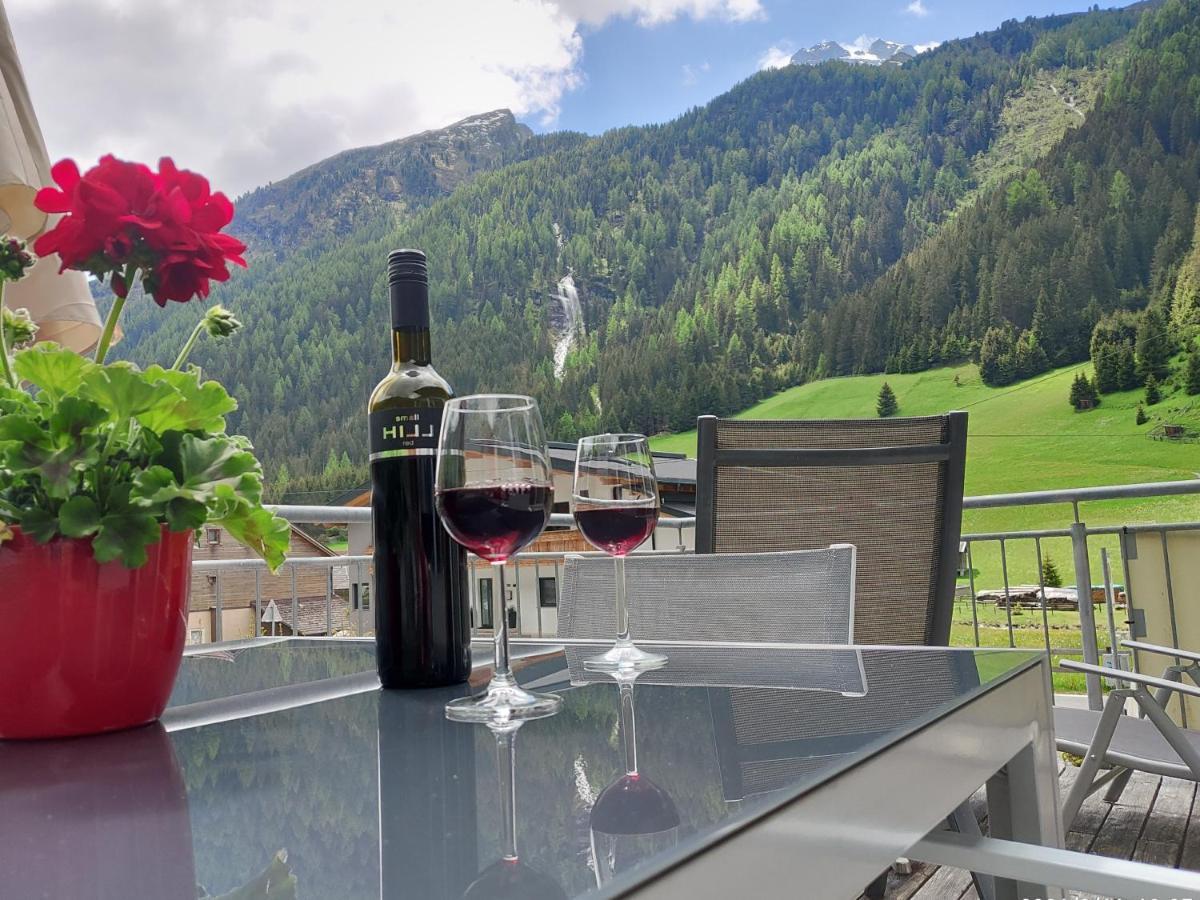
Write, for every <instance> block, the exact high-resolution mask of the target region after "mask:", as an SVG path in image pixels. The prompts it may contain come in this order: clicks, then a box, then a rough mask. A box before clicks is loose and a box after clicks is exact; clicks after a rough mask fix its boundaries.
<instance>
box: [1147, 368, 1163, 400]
mask: <svg viewBox="0 0 1200 900" xmlns="http://www.w3.org/2000/svg"><path fill="white" fill-rule="evenodd" d="M1161 399H1162V391H1161V390H1159V387H1158V379H1157V378H1155V377H1154V376H1153V375H1151V376H1150V377H1149V378H1147V379H1146V405H1147V406H1153V405H1154V404H1155V403H1157V402H1158V401H1159V400H1161Z"/></svg>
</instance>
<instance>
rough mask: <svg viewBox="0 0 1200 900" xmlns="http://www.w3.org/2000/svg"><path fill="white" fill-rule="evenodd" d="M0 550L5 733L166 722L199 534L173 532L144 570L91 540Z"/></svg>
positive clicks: (19, 543)
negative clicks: (105, 554)
mask: <svg viewBox="0 0 1200 900" xmlns="http://www.w3.org/2000/svg"><path fill="white" fill-rule="evenodd" d="M15 530H16V537H15V538H14V539H13V540H11V541H8V542H6V543H4V544H2V545H0V685H3V692H2V693H0V738H51V737H70V736H74V735H82V734H97V733H99V732H102V731H115V730H117V729H120V728H130V727H133V726H135V725H144V724H146V723H147V722H152V721H154V720H155V719H157V718H158V717H159V716H160V715H162V711H163V710H164V709H165V708H166V705H167V699H168V698H169V697H170V695H171V687H172V686H173V685H174V683H175V675H176V673H177V672H178V671H179V662H180V660H181V659H182V657H183V642H184V637H185V634H186V631H187V613H188V609H187V601H188V586H189V583H190V580H191V563H192V533H191V532H190V531H183V532H171V531H168V530H167V529H166V527H165V526H164V527H163V530H162V540H161V541H159V543H157V544H155V545H154V546H152V547H149V548H148V551H149V557H150V558H149V559H148V560H147V562H146V565H144V566H142V567H141V568H140V569H127V568H125V567H124V566H123V565H121V563H119V562H111V563H103V564H101V563H97V562H96V560H95V559H94V558H93V557H92V546H91V542H90V541H88V540H73V539H66V538H57V539H55V540H53V541H51V542H50V543H48V544H37V543H35V542H34V541H33V540H32V539H31V538H29V537H28V536H26V535H24V534H22V533H21V531H20V529H15Z"/></svg>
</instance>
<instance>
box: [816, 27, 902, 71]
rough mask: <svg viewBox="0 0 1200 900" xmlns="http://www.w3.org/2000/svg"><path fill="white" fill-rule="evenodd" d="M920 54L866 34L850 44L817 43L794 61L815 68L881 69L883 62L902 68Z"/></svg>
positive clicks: (837, 42)
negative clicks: (825, 64) (844, 65)
mask: <svg viewBox="0 0 1200 900" xmlns="http://www.w3.org/2000/svg"><path fill="white" fill-rule="evenodd" d="M918 52H919V51H918V50H917V48H916V47H914V46H913V45H912V44H901V43H899V42H897V41H888V40H884V39H883V38H871V37H868V36H866V35H863V36H861V37H859V38H858V39H857V40H855V41H853V42H851V43H842V42H840V41H822V42H821V43H819V44H814V45H813V46H812V47H809V48H807V49H805V50H800V51H798V52H797V53H796V54H794V55H793V56H792V62H793V63H794V64H795V65H799V66H816V65H820V64H821V63H823V62H829V61H830V60H839V61H840V62H848V63H859V64H861V65H868V66H879V65H883V64H884V63H887V64H889V65H900V64H901V63H904V62H907V61H908V60H910V59H912V58H913V57H914V56H916V55H917V53H918Z"/></svg>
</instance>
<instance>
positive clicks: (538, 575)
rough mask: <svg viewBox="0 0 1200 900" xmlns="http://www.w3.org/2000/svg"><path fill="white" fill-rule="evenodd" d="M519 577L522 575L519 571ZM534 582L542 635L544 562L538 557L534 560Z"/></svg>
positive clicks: (539, 630)
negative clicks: (538, 559)
mask: <svg viewBox="0 0 1200 900" xmlns="http://www.w3.org/2000/svg"><path fill="white" fill-rule="evenodd" d="M517 577H518V578H519V577H520V574H519V573H518V575H517ZM533 583H534V586H535V587H537V594H536V595H535V596H534V602H535V603H537V625H538V637H542V564H541V563H540V562H538V561H537V560H536V559H535V560H534V561H533Z"/></svg>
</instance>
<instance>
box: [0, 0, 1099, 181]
mask: <svg viewBox="0 0 1200 900" xmlns="http://www.w3.org/2000/svg"><path fill="white" fill-rule="evenodd" d="M1085 5H1086V4H1085V3H1084V2H1079V0H1074V2H1073V0H999V2H987V3H983V2H963V0H850V2H841V3H838V2H833V3H825V2H822V3H817V2H814V0H805V2H802V3H801V2H793V3H789V2H786V0H338V2H337V3H330V2H329V0H254V2H252V3H247V2H246V0H203V2H202V3H198V2H197V0H3V6H4V11H5V12H7V14H8V17H9V20H10V23H11V25H12V30H13V34H14V36H15V38H16V45H17V52H18V54H19V55H20V59H21V64H22V67H23V69H24V71H25V75H26V78H27V80H28V83H29V89H30V93H31V94H32V97H33V103H34V108H35V110H36V111H37V115H38V119H39V121H40V122H41V126H42V131H43V132H44V134H45V137H46V143H47V145H48V147H49V150H50V155H51V156H52V157H54V158H60V157H63V156H70V157H74V158H76V159H78V160H79V161H80V162H81V163H82V164H83V165H85V166H86V165H90V164H92V163H94V162H95V160H96V159H97V157H99V156H100V155H101V154H103V153H115V154H117V155H118V156H121V157H123V158H126V159H137V160H147V161H151V162H153V161H154V160H156V159H157V158H158V157H159V156H161V155H164V154H169V155H171V156H173V157H175V159H176V161H177V162H178V163H179V164H180V165H182V166H185V167H188V168H192V169H196V170H199V171H201V172H203V173H205V174H206V175H208V176H209V177H210V178H211V179H212V181H213V184H214V185H216V186H218V187H220V188H222V189H223V190H225V191H226V192H228V193H229V194H231V195H236V194H238V193H240V192H242V191H244V190H248V189H250V188H253V187H255V186H256V185H261V184H265V183H267V182H268V181H273V180H277V179H280V178H283V177H286V176H287V175H289V174H290V173H292V172H295V171H297V170H299V169H301V168H303V167H305V166H308V165H311V164H312V163H315V162H317V161H319V160H321V159H324V158H326V157H329V156H331V155H333V154H335V153H337V152H339V151H341V150H346V149H349V148H351V147H362V146H365V145H370V144H380V143H383V142H385V141H391V140H395V139H397V138H402V137H405V136H406V135H410V134H414V133H416V132H419V131H424V130H426V129H431V128H442V127H445V126H446V125H449V124H450V123H451V122H455V121H457V120H459V119H463V118H466V117H467V116H470V115H474V114H477V113H482V112H487V111H489V110H494V109H499V108H507V109H511V110H512V111H513V113H514V114H515V115H516V116H517V117H518V118H519V119H520V120H521V121H524V122H527V123H528V124H530V125H531V126H533V127H534V128H536V129H537V130H539V131H545V130H549V129H556V128H571V129H577V130H581V131H586V132H589V133H593V134H594V133H598V132H601V131H604V130H605V129H608V128H612V127H615V126H620V125H630V124H644V123H647V122H663V121H666V120H668V119H671V118H673V117H674V116H676V115H678V114H680V113H681V112H683V111H685V110H687V109H688V108H689V107H691V106H694V105H696V104H700V103H704V102H706V101H708V100H710V99H712V98H713V97H715V96H717V95H718V94H720V93H722V92H724V91H726V90H728V89H729V88H730V87H732V86H733V85H734V84H736V83H737V82H739V81H741V80H742V79H744V78H747V77H749V76H750V75H753V74H754V72H755V71H756V70H757V69H758V68H759V66H760V61H761V60H762V59H763V57H764V55H765V54H767V53H768V52H769V51H772V50H774V52H775V54H776V56H777V57H779V56H781V55H782V52H783V51H785V50H795V49H797V48H800V47H807V46H810V45H812V44H814V43H817V42H819V41H821V40H825V39H832V40H839V41H853V40H854V39H855V38H857V37H858V36H860V35H862V34H864V33H865V34H869V35H872V36H875V37H886V38H890V39H893V40H899V41H905V42H912V43H930V42H934V41H943V40H946V39H948V38H954V37H961V36H965V35H970V34H974V33H975V32H976V31H982V30H987V29H991V28H995V27H996V26H997V25H999V23H1000V22H1001V21H1003V20H1004V19H1008V18H1024V17H1025V16H1028V15H1046V14H1048V13H1051V12H1068V11H1071V10H1072V9H1080V8H1083V7H1084V6H1085ZM199 6H203V8H204V15H196V14H194V10H195V9H196V8H198V7H199ZM130 47H136V48H137V51H136V52H133V53H131V52H130V50H129V48H130ZM130 84H136V85H138V87H139V89H138V90H136V91H133V92H130V91H129V89H128V88H129V85H130ZM114 97H119V98H121V101H120V106H121V114H120V115H119V116H112V115H97V114H96V111H97V110H105V109H111V108H112V104H113V98H114Z"/></svg>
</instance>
